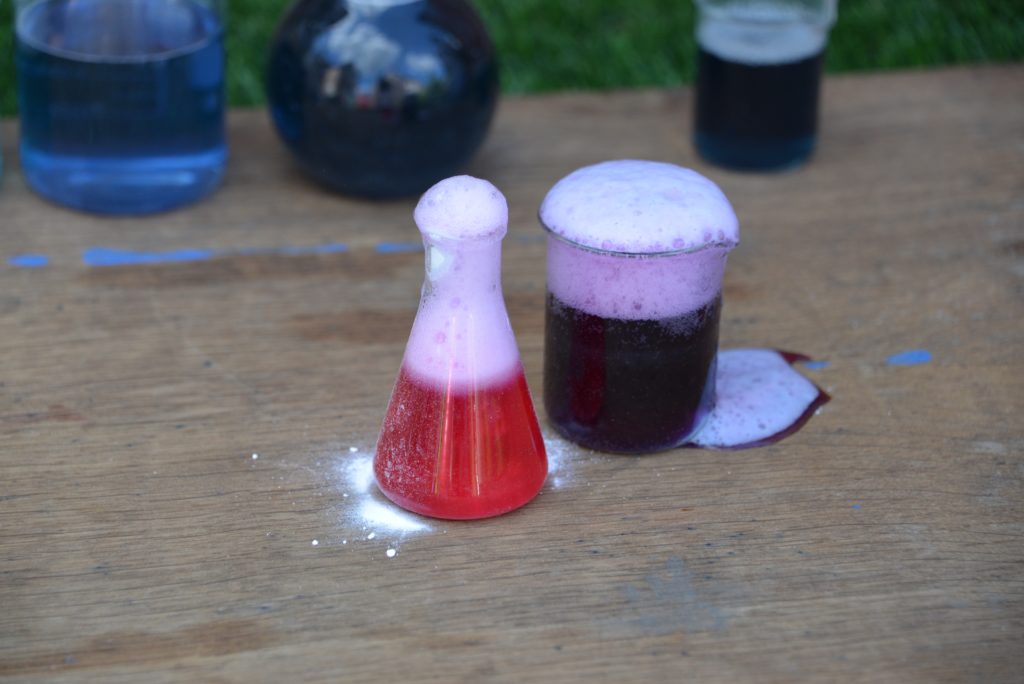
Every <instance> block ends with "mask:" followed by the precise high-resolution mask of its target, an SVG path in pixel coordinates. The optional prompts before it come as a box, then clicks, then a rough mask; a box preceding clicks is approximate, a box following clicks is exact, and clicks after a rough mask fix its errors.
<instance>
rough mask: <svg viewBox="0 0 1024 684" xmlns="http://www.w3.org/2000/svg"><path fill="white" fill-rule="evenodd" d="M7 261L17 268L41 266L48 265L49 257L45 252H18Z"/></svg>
mask: <svg viewBox="0 0 1024 684" xmlns="http://www.w3.org/2000/svg"><path fill="white" fill-rule="evenodd" d="M7 263H8V264H10V265H11V266H16V267H18V268H42V267H43V266H48V265H49V263H50V257H48V256H46V255H45V254H18V255H17V256H12V257H10V258H9V259H8V260H7Z"/></svg>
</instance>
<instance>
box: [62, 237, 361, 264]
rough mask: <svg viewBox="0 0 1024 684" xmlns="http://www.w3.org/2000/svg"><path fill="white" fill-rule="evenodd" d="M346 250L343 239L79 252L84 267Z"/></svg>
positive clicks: (334, 252) (299, 254)
mask: <svg viewBox="0 0 1024 684" xmlns="http://www.w3.org/2000/svg"><path fill="white" fill-rule="evenodd" d="M347 251H348V245H346V244H345V243H343V242H329V243H326V244H323V245H298V246H288V247H269V248H263V247H240V248H237V249H230V250H221V251H218V250H213V249H176V250H171V251H167V252H137V251H133V250H128V249H117V248H115V247H90V248H89V249H87V250H85V251H84V252H82V261H83V263H85V265H86V266H94V267H100V268H102V267H109V266H137V265H140V264H174V263H179V264H180V263H187V262H191V261H206V260H208V259H214V258H216V257H227V256H232V255H236V256H237V255H242V256H253V255H254V256H260V255H270V256H273V255H282V256H302V255H309V254H340V253H342V252H347Z"/></svg>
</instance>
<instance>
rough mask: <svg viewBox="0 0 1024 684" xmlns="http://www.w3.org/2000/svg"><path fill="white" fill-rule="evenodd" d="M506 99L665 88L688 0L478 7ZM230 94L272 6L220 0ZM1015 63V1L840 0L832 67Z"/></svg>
mask: <svg viewBox="0 0 1024 684" xmlns="http://www.w3.org/2000/svg"><path fill="white" fill-rule="evenodd" d="M475 4H476V6H477V7H478V8H479V10H480V12H481V14H482V15H483V17H484V19H485V21H486V23H487V25H488V27H489V29H490V31H491V35H492V37H493V38H494V42H495V44H496V45H497V46H498V51H499V54H500V56H501V63H502V84H503V88H504V90H505V91H506V92H516V93H524V92H538V91H548V90H559V89H603V88H620V87H635V86H654V85H665V86H672V85H677V84H680V83H688V82H690V81H691V80H692V79H693V72H694V51H695V47H694V40H693V21H694V11H693V6H692V4H691V2H689V0H476V3H475ZM228 5H229V15H228V16H229V25H228V27H229V30H228V50H229V78H228V92H229V97H230V101H231V103H232V104H233V105H258V104H261V103H262V102H263V67H264V59H265V54H266V49H267V46H268V44H269V42H270V38H271V35H272V34H273V30H274V25H275V24H276V22H277V19H278V15H279V13H280V12H281V8H282V7H283V6H284V3H283V2H282V0H229V2H228ZM10 15H11V0H7V1H4V0H0V26H2V27H6V30H4V31H2V32H0V113H3V114H13V113H14V111H15V96H14V67H13V54H12V53H13V48H12V31H11V30H10V28H9V27H11V25H12V22H11V16H10ZM1016 60H1024V2H1022V1H1021V0H842V2H840V8H839V22H838V24H837V25H836V27H835V28H834V29H833V31H832V36H831V40H830V42H829V48H828V56H827V68H828V70H829V71H830V72H842V71H856V70H871V69H895V68H906V67H923V66H938V65H946V64H963V63H975V62H1005V61H1016Z"/></svg>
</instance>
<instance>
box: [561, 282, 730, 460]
mask: <svg viewBox="0 0 1024 684" xmlns="http://www.w3.org/2000/svg"><path fill="white" fill-rule="evenodd" d="M720 311H721V297H720V296H719V297H716V298H714V299H713V300H711V301H710V302H708V303H707V304H705V305H704V306H702V307H700V308H699V309H697V310H696V311H691V312H688V313H684V314H682V315H680V316H674V317H671V318H664V319H658V320H649V319H648V320H644V319H639V320H624V319H619V318H603V317H600V316H595V315H593V314H590V313H587V312H585V311H581V310H580V309H576V308H573V307H572V306H569V305H568V304H566V303H565V302H562V301H560V300H559V299H558V298H557V297H555V296H554V295H552V294H549V295H548V301H547V312H546V328H547V333H546V337H545V339H546V343H545V348H544V364H545V365H544V404H545V407H546V409H547V414H548V418H549V419H550V420H551V422H552V424H553V425H554V426H555V427H556V428H557V429H558V430H559V431H560V432H561V433H562V434H564V435H565V436H566V437H567V438H568V439H571V440H572V441H574V442H577V443H579V444H582V445H584V446H587V447H590V448H593V449H599V450H601V451H615V452H623V453H643V452H650V451H658V450H661V449H669V448H672V447H675V446H679V445H680V444H682V443H683V442H684V441H685V440H686V438H687V437H689V436H690V434H691V433H692V432H693V431H694V430H696V429H697V428H698V427H699V426H700V424H701V422H702V421H703V420H704V418H705V417H706V416H707V414H708V412H709V411H710V410H711V408H712V406H713V403H714V395H715V382H714V380H715V354H716V351H717V346H718V320H719V314H720Z"/></svg>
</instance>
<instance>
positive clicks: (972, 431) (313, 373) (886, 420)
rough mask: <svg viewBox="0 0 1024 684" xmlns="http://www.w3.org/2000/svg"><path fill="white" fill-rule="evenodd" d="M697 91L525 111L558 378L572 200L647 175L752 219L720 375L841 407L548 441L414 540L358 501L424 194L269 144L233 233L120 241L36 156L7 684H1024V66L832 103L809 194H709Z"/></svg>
mask: <svg viewBox="0 0 1024 684" xmlns="http://www.w3.org/2000/svg"><path fill="white" fill-rule="evenodd" d="M691 97H692V94H691V92H690V91H689V90H674V91H640V92H618V93H611V94H598V93H579V94H557V95H546V96H540V97H527V98H513V97H510V98H506V99H505V100H504V101H503V103H502V106H501V109H500V114H499V116H498V118H497V120H496V124H495V126H494V128H493V131H492V133H491V136H490V138H489V140H488V142H487V145H486V146H485V148H484V150H483V152H482V153H481V154H480V156H479V157H478V158H477V159H476V161H475V162H474V164H473V165H472V167H471V169H470V172H471V173H473V174H475V175H478V176H483V177H486V178H488V179H490V180H492V181H493V182H494V183H496V184H497V185H498V186H499V187H500V188H501V189H502V190H504V192H505V193H506V194H507V196H508V200H509V203H510V205H511V228H510V231H509V237H508V238H507V239H506V242H505V276H504V279H505V295H506V299H507V301H508V305H509V310H510V313H511V317H512V321H513V325H514V327H515V329H516V332H517V335H518V340H519V344H520V348H521V351H522V355H523V360H524V363H525V365H526V368H527V371H528V379H529V381H530V383H531V385H532V387H533V388H534V390H535V392H536V391H537V390H539V387H540V384H541V378H540V371H541V351H542V336H543V301H544V276H543V262H544V244H543V241H542V240H541V238H540V229H539V228H538V226H537V224H536V220H535V214H536V210H537V206H538V204H539V202H540V200H541V198H542V197H543V195H544V193H545V192H546V191H547V189H548V188H549V187H550V185H551V184H552V183H553V182H554V181H556V180H557V179H558V178H560V177H561V176H562V175H563V174H565V173H567V172H568V171H570V170H572V169H573V168H575V167H578V166H580V165H583V164H587V163H591V162H595V161H599V160H603V159H609V158H619V157H639V158H653V159H664V160H670V161H674V162H678V163H681V164H684V165H692V166H694V167H696V168H697V169H698V170H700V171H702V172H705V173H707V174H709V175H710V176H711V177H712V178H714V179H715V180H716V181H718V182H719V183H720V184H721V186H722V187H723V189H724V190H725V191H726V193H727V194H728V195H729V197H730V198H731V199H732V201H733V203H734V204H735V206H736V209H737V212H738V213H739V215H740V219H741V224H742V236H743V243H742V245H741V246H740V248H739V249H737V250H736V251H735V252H734V254H733V256H732V258H731V259H730V262H729V269H728V273H727V276H726V293H725V297H726V309H725V314H724V319H723V328H722V343H723V345H724V346H726V347H737V346H772V347H780V348H784V349H792V350H798V351H803V352H805V353H808V354H810V355H812V356H814V357H815V358H817V359H820V360H825V361H828V365H827V366H826V367H824V368H819V369H816V370H811V369H807V370H806V371H805V372H806V373H807V374H808V375H809V376H811V377H812V378H813V379H814V380H815V381H816V382H818V383H820V384H821V385H822V386H824V387H825V388H827V389H828V391H829V392H831V393H832V395H833V396H834V399H833V401H832V402H831V403H830V404H828V405H827V406H826V407H825V409H824V410H823V412H822V413H821V415H819V416H817V417H815V418H814V419H813V420H812V421H811V422H810V423H809V424H808V425H807V427H806V428H805V429H804V430H803V431H801V432H800V433H798V434H797V435H795V436H793V437H792V438H790V439H788V440H786V441H784V442H782V443H780V444H778V445H776V446H772V447H768V448H761V449H753V450H747V451H740V452H713V451H700V450H680V451H674V452H670V453H665V454H661V455H656V456H650V457H643V458H634V457H622V456H614V455H607V454H599V453H592V452H587V451H584V450H581V449H577V448H575V447H571V446H568V445H566V444H565V443H563V442H560V441H559V440H557V439H555V438H552V440H551V450H552V455H553V456H554V457H556V458H555V461H556V465H557V466H558V467H557V471H556V472H555V473H554V474H553V475H552V476H551V478H550V480H549V483H548V485H547V486H546V487H545V489H544V491H543V492H542V493H541V495H540V496H539V498H537V499H536V501H534V502H533V503H532V504H530V505H529V506H528V507H526V508H524V509H522V510H520V511H518V512H515V513H513V514H510V515H507V516H504V517H501V518H497V519H492V520H487V521H482V522H475V523H450V522H440V521H427V522H426V524H429V526H430V529H429V530H420V531H418V532H415V533H413V532H409V533H405V534H402V533H399V532H396V531H394V530H393V529H390V528H387V527H386V525H385V526H381V527H378V526H375V525H373V524H370V525H365V517H360V516H361V513H360V512H359V511H357V510H355V509H354V507H355V506H356V504H357V503H359V502H362V503H366V501H373V499H372V497H371V498H368V495H365V494H360V492H359V491H357V489H358V487H356V485H353V483H352V482H351V481H350V480H351V478H349V477H348V476H347V472H348V471H347V469H348V468H349V466H350V465H351V464H353V463H365V462H366V459H367V458H368V455H369V454H370V453H372V449H373V446H374V442H375V439H376V436H377V430H378V429H379V425H380V421H381V417H382V413H383V410H384V407H385V404H386V402H387V399H388V396H389V393H390V390H391V386H392V383H393V381H394V378H395V376H396V373H397V370H398V365H399V361H400V359H401V355H402V351H403V348H404V345H405V341H406V339H407V336H408V332H409V327H410V323H411V321H412V317H413V314H414V313H415V309H416V304H417V297H418V292H419V287H420V283H421V278H422V268H423V265H422V254H421V253H418V252H415V251H412V250H411V249H408V247H409V245H408V243H410V242H413V243H414V242H415V241H417V240H418V235H417V233H416V232H415V228H414V225H413V223H412V215H411V212H412V208H413V206H414V200H408V201H400V202H394V203H368V202H361V201H353V200H348V199H344V198H342V197H338V196H335V195H332V194H329V193H327V192H324V191H322V190H320V189H318V188H317V187H315V186H314V185H312V184H310V183H308V182H306V180H305V179H304V178H302V177H301V176H300V175H298V173H297V172H296V171H295V169H294V167H293V166H292V165H291V163H290V160H289V158H288V157H287V155H286V154H285V153H284V151H283V150H282V148H281V146H280V145H279V144H278V143H277V141H276V139H275V138H274V136H273V134H272V132H271V130H270V126H269V124H268V121H267V117H266V115H265V114H264V112H262V111H251V112H236V113H233V114H232V116H231V121H230V132H231V149H232V159H231V164H230V171H229V173H228V178H227V182H226V183H225V185H224V187H223V188H222V189H221V190H220V191H219V192H218V193H217V194H216V195H215V196H213V197H212V198H211V199H210V200H208V201H205V202H203V203H200V204H199V205H197V206H194V207H192V208H189V209H186V210H182V211H178V212H175V213H171V214H167V215H164V216H160V217H156V218H131V219H108V218H97V217H91V216H86V215H81V214H77V213H73V212H70V211H66V210H63V209H60V208H57V207H55V206H52V205H49V204H47V203H45V202H43V201H42V200H40V199H38V198H37V197H36V196H34V195H33V194H31V193H30V192H29V191H27V189H26V188H25V185H24V182H23V180H22V178H21V177H20V175H19V171H18V169H17V166H16V160H15V157H16V154H15V152H14V142H15V140H16V131H15V128H14V125H13V124H12V122H8V123H7V124H5V126H4V130H3V131H2V133H3V141H4V145H5V160H6V165H7V169H6V170H5V178H4V181H3V187H2V189H0V237H2V247H0V679H4V681H12V682H22V681H24V682H44V681H46V682H53V681H58V682H73V681H101V682H111V683H116V682H143V681H144V682H210V681H216V682H254V681H261V682H262V681H266V682H298V681H316V682H321V681H322V682H336V681H368V680H371V679H377V680H378V681H403V680H411V679H416V680H421V681H437V682H452V681H467V682H476V681H500V682H518V681H546V682H575V681H587V682H591V681H616V682H619V681H664V682H669V681H673V682H674V681H682V680H683V679H684V678H688V677H693V678H698V679H700V680H702V681H711V682H741V681H759V682H791V681H797V680H817V681H838V680H842V681H864V682H885V681H893V682H914V681H919V682H936V681H974V682H998V681H1005V682H1010V681H1020V677H1021V676H1022V675H1021V672H1022V668H1024V645H1022V644H1024V541H1022V540H1024V419H1022V417H1021V414H1022V412H1024V358H1022V349H1024V347H1022V344H1024V323H1022V321H1024V67H1022V66H1008V67H994V68H979V69H956V70H944V71H931V72H915V73H897V74H887V75H866V76H847V77H841V78H833V79H830V80H828V82H827V84H826V92H825V101H824V110H823V119H822V121H823V131H822V137H821V143H820V148H819V150H818V153H817V155H816V157H815V159H814V160H813V163H811V164H810V165H808V166H806V167H805V168H802V169H800V170H798V171H795V172H790V173H783V174H778V175H743V174H734V173H729V172H725V171H721V170H717V169H714V168H710V167H707V166H705V165H704V164H702V163H701V162H700V161H699V160H697V159H696V158H695V155H694V152H693V150H692V148H691V146H690V143H689V131H690V127H691V122H690V109H691V105H692V103H691ZM334 243H345V245H346V246H347V251H345V252H343V253H334V252H331V250H330V248H326V247H323V246H324V245H331V244H334ZM97 246H103V247H110V248H117V249H120V250H131V251H133V252H135V253H136V256H135V257H132V258H136V260H139V259H142V258H143V257H141V256H140V255H139V254H138V253H148V254H150V255H155V256H151V257H150V259H151V260H156V261H157V262H158V263H150V264H145V263H141V264H127V265H120V266H116V265H115V266H102V265H89V264H90V263H92V264H96V263H98V262H97V261H96V254H97V253H96V252H91V251H89V250H90V249H92V248H95V247H97ZM318 246H319V247H318ZM196 248H201V249H208V250H214V252H213V253H212V254H211V255H209V256H210V258H205V259H199V260H195V259H193V260H191V261H180V262H172V261H170V259H171V258H172V256H173V253H174V252H175V251H176V250H182V249H196ZM303 251H305V252H306V253H301V252H303ZM28 254H36V255H45V256H46V257H47V259H48V263H47V265H45V266H42V267H31V264H32V263H33V262H32V260H31V259H25V258H19V257H24V255H28ZM179 256H180V254H179ZM12 259H13V261H12ZM18 264H21V265H18ZM907 350H927V351H928V352H929V354H930V361H927V362H924V359H925V358H926V357H925V355H924V354H921V353H919V354H917V355H916V356H914V355H911V356H912V358H911V359H910V360H911V361H916V363H910V364H905V365H900V364H898V363H894V362H892V361H891V360H890V359H891V357H892V356H893V355H895V354H898V353H900V352H904V351H907ZM537 398H538V400H539V394H538V395H537ZM545 429H546V430H548V429H547V428H545ZM548 432H550V430H548ZM254 454H256V455H258V458H257V457H256V456H254ZM360 521H362V523H361V522H360ZM364 527H365V529H364ZM370 532H375V533H376V534H375V537H374V539H366V537H367V536H369V533H370ZM313 540H316V543H315V544H314V541H313ZM389 549H391V550H393V551H394V552H395V553H394V555H393V557H389V556H388V554H387V551H388V550H389Z"/></svg>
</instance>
